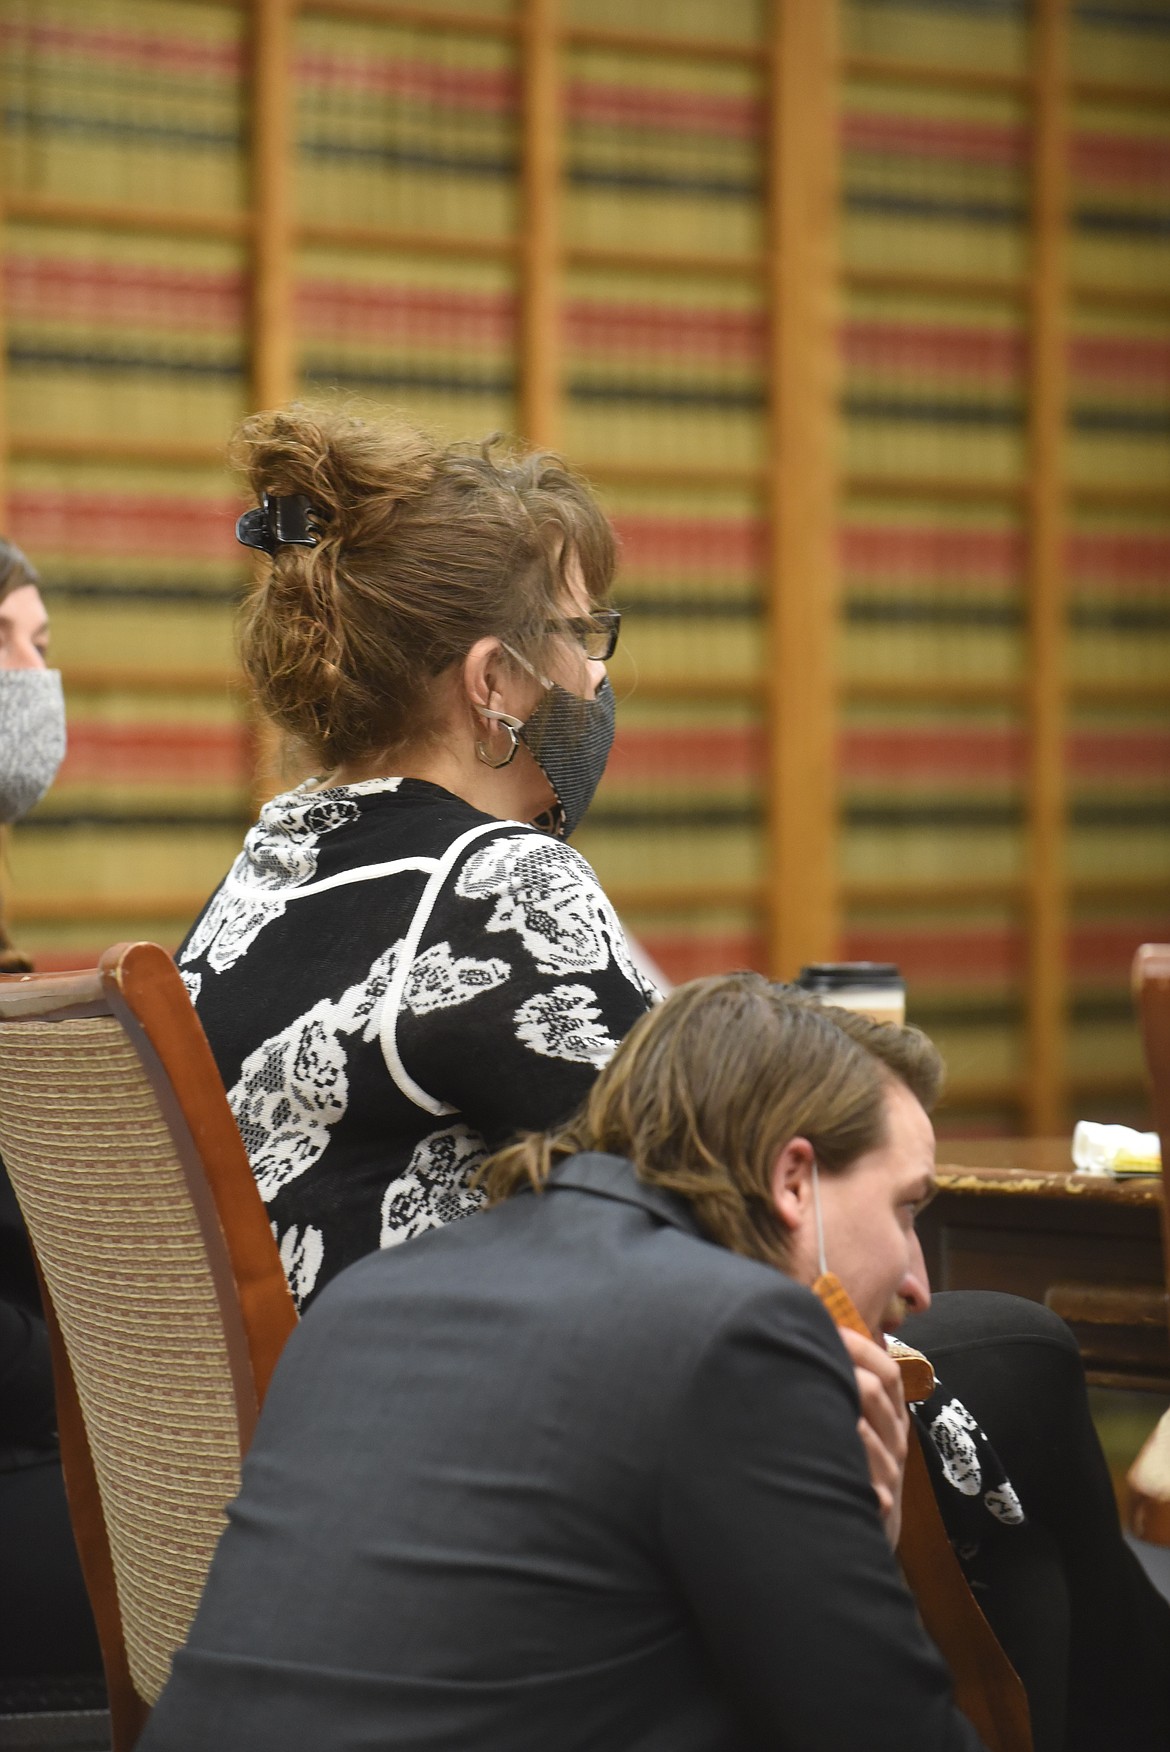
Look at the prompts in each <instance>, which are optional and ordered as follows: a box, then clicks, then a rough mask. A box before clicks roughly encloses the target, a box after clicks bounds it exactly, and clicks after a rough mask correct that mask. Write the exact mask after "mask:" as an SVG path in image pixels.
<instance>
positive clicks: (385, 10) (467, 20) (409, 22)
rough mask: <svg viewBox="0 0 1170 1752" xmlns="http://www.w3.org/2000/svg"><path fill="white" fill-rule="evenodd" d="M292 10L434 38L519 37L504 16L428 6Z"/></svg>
mask: <svg viewBox="0 0 1170 1752" xmlns="http://www.w3.org/2000/svg"><path fill="white" fill-rule="evenodd" d="M296 9H297V11H298V12H299V13H300V14H301V16H302V17H305V18H314V17H315V18H344V19H350V20H352V22H353V23H354V24H385V25H397V26H399V27H400V28H402V29H406V30H425V31H433V32H434V33H435V34H436V35H442V34H443V33H444V32H446V33H447V34H448V35H450V36H480V37H508V38H512V37H515V36H517V35H518V34H519V25H518V23H517V21H516V19H515V18H513V17H512V16H511V15H510V14H508V13H491V12H445V11H438V10H435V11H432V10H431V8H430V7H429V6H398V5H395V4H394V0H296Z"/></svg>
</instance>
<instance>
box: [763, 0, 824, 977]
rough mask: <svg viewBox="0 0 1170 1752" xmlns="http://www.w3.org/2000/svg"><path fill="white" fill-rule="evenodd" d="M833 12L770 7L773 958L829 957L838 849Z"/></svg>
mask: <svg viewBox="0 0 1170 1752" xmlns="http://www.w3.org/2000/svg"><path fill="white" fill-rule="evenodd" d="M837 32H838V16H837V7H836V5H829V4H826V3H825V0H773V3H772V10H771V16H770V24H769V38H768V48H769V64H768V71H767V115H768V148H767V174H766V179H765V181H766V189H767V209H766V220H765V223H766V227H767V255H768V273H767V282H766V284H767V309H768V312H769V318H770V320H769V324H768V462H767V476H766V495H767V498H766V502H767V514H768V531H767V542H768V558H767V584H766V598H767V618H766V627H767V630H766V643H765V676H764V684H765V690H766V693H765V698H766V702H767V703H766V711H765V734H766V741H767V750H768V760H767V780H766V793H765V796H766V808H765V813H766V819H767V829H766V846H767V854H766V855H767V865H766V867H767V870H768V888H769V896H768V915H767V929H768V966H769V969H770V970H771V972H772V974H773V976H774V977H777V978H781V979H791V978H793V977H794V976H795V974H796V973H797V971H798V969H799V968H800V966H801V965H802V963H804V962H809V961H826V960H831V959H832V958H833V957H834V955H835V954H836V952H837V943H838V937H839V934H840V898H839V892H838V858H837V714H838V707H837V622H838V613H839V598H840V578H839V567H838V559H837V550H838V541H837V526H836V518H837V463H836V456H837V375H836V352H837V349H836V344H835V334H836V328H837V304H836V300H837V290H838V283H837V248H836V246H837V231H838V220H837V212H838V205H839V199H840V186H839V184H840V171H839V144H840V129H839V127H838V120H837V89H838V84H839V81H838V78H837V63H838V51H837Z"/></svg>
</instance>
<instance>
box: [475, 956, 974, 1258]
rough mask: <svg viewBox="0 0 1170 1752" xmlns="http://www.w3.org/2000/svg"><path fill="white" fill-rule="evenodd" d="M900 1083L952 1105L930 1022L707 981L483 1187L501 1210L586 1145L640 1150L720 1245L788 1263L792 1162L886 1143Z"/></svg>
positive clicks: (732, 978)
mask: <svg viewBox="0 0 1170 1752" xmlns="http://www.w3.org/2000/svg"><path fill="white" fill-rule="evenodd" d="M893 1079H897V1081H899V1082H901V1083H904V1084H905V1086H906V1087H907V1088H908V1089H909V1090H910V1092H911V1093H912V1094H913V1095H915V1096H916V1097H917V1099H918V1100H919V1101H920V1102H921V1104H922V1106H923V1107H924V1108H925V1109H926V1111H927V1112H929V1111H930V1110H931V1108H932V1107H933V1106H934V1104H935V1102H936V1100H937V1099H938V1095H939V1091H940V1089H941V1087H942V1081H943V1063H942V1059H941V1057H940V1055H939V1052H938V1048H937V1047H936V1046H935V1045H934V1044H933V1042H932V1041H930V1040H928V1039H927V1037H926V1035H925V1034H922V1033H921V1032H920V1031H919V1030H918V1029H917V1028H892V1027H889V1026H887V1025H884V1024H882V1023H879V1022H871V1021H870V1020H869V1019H868V1018H867V1017H864V1016H858V1015H854V1014H853V1013H852V1012H851V1011H849V1010H839V1009H833V1008H830V1007H829V1006H827V1005H822V1004H821V1003H820V1001H819V1000H818V999H817V998H815V997H813V996H812V995H811V994H810V993H808V992H803V991H800V990H798V989H797V988H796V987H795V986H785V985H775V984H772V983H770V982H769V981H768V980H766V979H764V978H763V976H762V975H761V974H758V973H727V974H719V975H717V976H714V977H712V978H709V979H696V980H692V981H691V982H690V983H689V984H688V985H684V986H680V987H679V988H678V990H677V991H676V992H674V993H672V995H671V996H670V997H669V998H667V1000H666V1002H665V1003H663V1004H661V1005H659V1006H658V1007H657V1008H656V1009H653V1010H650V1011H649V1012H648V1013H647V1014H646V1015H645V1016H643V1017H641V1018H640V1020H639V1021H638V1022H637V1023H635V1025H634V1027H633V1028H632V1029H631V1030H630V1032H629V1034H628V1035H627V1036H626V1038H625V1039H624V1040H623V1041H622V1043H621V1045H620V1046H619V1047H618V1049H617V1051H616V1053H615V1054H614V1056H613V1058H612V1059H611V1060H610V1061H609V1063H608V1065H606V1067H605V1069H604V1070H603V1071H602V1072H601V1074H600V1076H599V1077H598V1079H597V1081H596V1082H595V1083H594V1085H593V1088H592V1090H591V1091H590V1093H589V1096H588V1098H587V1100H586V1101H585V1103H584V1105H583V1106H582V1107H581V1109H580V1110H579V1111H578V1112H577V1114H575V1115H574V1117H573V1118H572V1119H571V1120H569V1122H568V1124H567V1125H565V1126H563V1127H562V1128H561V1130H559V1131H556V1132H536V1133H531V1134H530V1135H528V1136H527V1137H523V1138H521V1139H520V1140H519V1142H518V1143H515V1144H513V1145H511V1147H510V1148H508V1149H505V1150H501V1151H499V1152H498V1153H497V1154H496V1155H494V1156H492V1157H490V1158H489V1160H488V1161H487V1162H486V1163H485V1164H484V1166H483V1168H482V1170H481V1171H480V1175H479V1180H480V1183H481V1184H482V1185H483V1186H484V1187H485V1188H486V1190H487V1193H488V1196H489V1198H490V1199H491V1200H492V1202H493V1203H496V1202H499V1201H500V1200H502V1199H505V1198H508V1197H509V1196H510V1195H511V1194H512V1193H514V1192H518V1191H521V1190H523V1189H524V1188H527V1187H532V1188H535V1189H536V1190H537V1191H539V1190H540V1189H541V1188H542V1187H543V1186H544V1184H545V1182H546V1180H547V1179H548V1176H549V1173H550V1172H551V1170H552V1168H553V1167H554V1165H555V1164H556V1163H557V1162H558V1161H559V1160H561V1159H562V1158H564V1157H566V1156H573V1155H576V1154H577V1153H578V1152H579V1151H581V1150H602V1151H606V1152H608V1153H610V1154H612V1155H615V1156H625V1157H627V1158H628V1159H629V1160H630V1161H631V1162H632V1163H633V1164H634V1167H635V1169H636V1171H637V1174H638V1178H639V1179H640V1180H643V1181H645V1182H647V1183H648V1184H649V1185H652V1186H660V1187H663V1188H665V1190H667V1191H668V1192H674V1193H677V1194H679V1195H680V1196H681V1197H682V1198H685V1199H686V1200H687V1201H688V1202H689V1203H690V1204H691V1206H692V1207H693V1208H694V1211H695V1215H696V1216H697V1218H698V1220H699V1222H700V1223H701V1225H702V1227H703V1228H704V1230H705V1231H706V1232H707V1233H708V1234H709V1235H710V1236H711V1238H712V1239H713V1240H715V1241H718V1242H719V1243H720V1244H721V1245H722V1246H724V1247H727V1248H729V1249H730V1250H731V1251H732V1252H733V1253H742V1254H746V1255H747V1256H748V1257H749V1258H752V1259H763V1260H766V1261H767V1262H768V1263H769V1264H773V1265H783V1264H784V1262H785V1260H786V1258H787V1245H788V1236H787V1231H786V1230H785V1229H784V1228H783V1226H782V1225H781V1223H780V1221H779V1219H778V1218H777V1216H776V1212H775V1209H774V1207H773V1203H772V1190H771V1171H772V1167H773V1165H774V1163H775V1160H776V1157H777V1155H778V1154H779V1152H780V1151H781V1150H782V1149H783V1147H784V1145H785V1144H786V1143H789V1142H790V1141H791V1140H792V1139H793V1138H796V1137H801V1138H806V1139H807V1140H808V1142H809V1143H810V1144H811V1145H812V1146H813V1149H814V1150H815V1151H816V1157H817V1161H818V1163H819V1165H820V1167H821V1168H822V1169H823V1170H825V1171H826V1172H828V1173H840V1172H841V1171H842V1170H844V1169H846V1168H848V1167H849V1166H850V1164H851V1163H853V1162H855V1161H856V1160H857V1158H858V1157H859V1156H863V1155H865V1154H866V1152H867V1151H869V1150H873V1149H877V1148H879V1147H880V1145H881V1144H882V1143H883V1142H884V1139H885V1126H886V1101H885V1097H886V1092H887V1090H888V1088H889V1086H890V1083H891V1080H893Z"/></svg>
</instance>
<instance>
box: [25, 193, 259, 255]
mask: <svg viewBox="0 0 1170 1752" xmlns="http://www.w3.org/2000/svg"><path fill="white" fill-rule="evenodd" d="M5 209H6V210H5V217H6V218H7V219H9V220H19V221H23V222H24V223H25V224H29V225H60V226H62V227H74V228H76V229H79V230H80V229H85V228H92V229H93V230H95V231H119V232H145V233H147V234H151V235H153V234H156V233H157V234H158V235H160V236H168V237H210V238H222V239H223V240H225V241H226V242H235V241H237V240H240V241H246V240H247V238H248V237H249V236H250V235H251V231H252V223H253V220H252V214H251V213H250V212H249V211H247V210H242V211H240V212H238V213H206V212H197V211H193V212H185V211H184V210H183V208H181V207H140V206H137V205H135V204H131V203H129V202H105V201H103V202H94V201H71V200H67V199H65V198H64V197H63V196H60V195H51V194H39V193H36V192H34V191H29V190H20V189H13V190H12V191H11V192H10V193H9V195H8V198H7V201H6V203H5Z"/></svg>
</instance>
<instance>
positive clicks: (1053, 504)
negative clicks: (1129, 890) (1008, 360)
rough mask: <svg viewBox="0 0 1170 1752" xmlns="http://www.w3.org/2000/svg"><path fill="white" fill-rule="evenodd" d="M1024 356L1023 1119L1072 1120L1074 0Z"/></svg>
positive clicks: (1052, 100) (1044, 1124) (1039, 1125)
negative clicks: (1068, 550) (1067, 755)
mask: <svg viewBox="0 0 1170 1752" xmlns="http://www.w3.org/2000/svg"><path fill="white" fill-rule="evenodd" d="M1033 78H1034V82H1035V94H1034V105H1033V114H1032V204H1031V233H1032V240H1031V260H1032V274H1031V301H1030V311H1029V364H1028V377H1029V383H1028V389H1029V395H1028V403H1029V438H1028V543H1029V561H1028V580H1027V587H1028V618H1029V627H1028V682H1027V721H1028V746H1029V775H1028V818H1029V819H1028V872H1027V885H1028V896H1027V949H1028V1020H1027V1031H1028V1049H1027V1052H1028V1098H1027V1115H1028V1129H1029V1131H1030V1132H1031V1133H1032V1134H1033V1135H1035V1136H1037V1137H1048V1136H1051V1135H1052V1134H1053V1133H1055V1132H1058V1131H1062V1130H1063V1129H1064V1125H1065V1122H1066V1117H1067V1115H1066V1107H1067V1091H1066V1088H1065V1066H1066V1062H1067V1051H1066V1045H1067V1042H1066V1035H1067V1026H1068V966H1067V947H1066V945H1067V936H1068V931H1067V925H1068V895H1067V887H1066V880H1065V862H1066V854H1067V831H1066V821H1067V797H1066V782H1065V771H1064V745H1065V732H1066V697H1065V672H1066V667H1067V644H1068V636H1067V634H1068V608H1067V578H1066V569H1065V543H1066V537H1067V509H1066V507H1067V493H1066V485H1067V478H1068V454H1067V444H1066V440H1065V430H1066V424H1067V419H1068V366H1067V339H1068V291H1067V284H1066V266H1065V257H1066V231H1067V226H1068V176H1069V166H1068V160H1069V128H1068V0H1036V6H1035V10H1034V13H1033Z"/></svg>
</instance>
